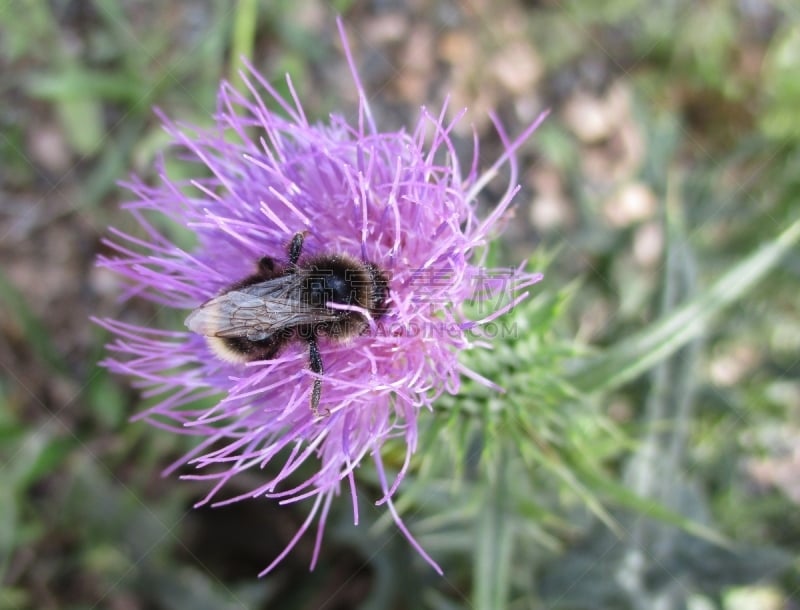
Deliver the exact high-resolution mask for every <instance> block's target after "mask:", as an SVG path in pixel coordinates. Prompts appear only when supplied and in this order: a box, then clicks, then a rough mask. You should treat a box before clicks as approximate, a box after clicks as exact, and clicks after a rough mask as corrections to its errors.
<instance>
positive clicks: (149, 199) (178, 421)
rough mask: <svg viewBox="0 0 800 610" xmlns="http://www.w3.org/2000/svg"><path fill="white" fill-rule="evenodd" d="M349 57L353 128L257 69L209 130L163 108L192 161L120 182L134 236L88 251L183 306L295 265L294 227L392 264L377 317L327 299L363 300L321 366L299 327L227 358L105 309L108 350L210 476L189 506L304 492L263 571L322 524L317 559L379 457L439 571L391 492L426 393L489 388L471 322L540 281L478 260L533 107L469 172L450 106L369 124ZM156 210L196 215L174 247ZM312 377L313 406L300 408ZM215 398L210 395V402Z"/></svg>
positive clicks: (226, 96)
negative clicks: (335, 504)
mask: <svg viewBox="0 0 800 610" xmlns="http://www.w3.org/2000/svg"><path fill="white" fill-rule="evenodd" d="M340 30H341V24H340ZM342 36H343V39H344V35H343V34H342ZM345 47H347V45H346V44H345ZM348 61H349V63H350V67H351V71H352V73H353V78H354V83H355V86H356V87H357V88H358V92H359V99H360V103H359V116H358V121H357V123H356V124H354V125H353V124H350V123H348V122H347V121H346V120H345V119H344V118H342V117H341V116H337V115H333V116H331V117H330V119H329V120H328V122H327V123H325V124H318V123H313V122H311V121H309V120H308V118H307V117H306V115H305V114H304V112H303V109H302V106H301V104H300V102H299V101H298V99H297V96H296V95H295V94H294V90H293V89H292V87H291V82H289V88H290V90H291V91H292V98H293V99H292V100H291V101H287V100H285V99H283V98H282V97H281V96H280V95H279V94H278V93H277V92H276V91H275V90H274V89H273V88H272V87H271V86H270V84H269V83H268V82H267V81H266V80H265V79H263V78H262V77H261V76H260V75H259V74H258V72H257V71H255V70H254V69H252V68H248V70H247V71H246V72H245V73H244V74H243V80H244V83H245V86H246V89H247V91H237V90H235V89H234V88H233V87H231V86H230V85H229V84H227V83H223V84H222V86H221V88H220V91H219V97H218V108H217V112H216V114H215V117H214V121H215V125H214V127H213V128H210V129H191V128H189V127H186V126H182V125H179V124H175V123H172V122H170V121H168V120H167V119H164V123H165V128H166V130H167V132H168V133H169V135H170V137H171V140H172V144H173V146H174V147H175V148H177V149H178V150H179V151H180V153H179V154H180V155H181V157H182V158H184V159H187V160H189V161H190V162H193V163H195V164H196V166H197V170H196V176H195V177H194V178H191V179H176V178H173V177H170V176H168V175H167V173H166V171H165V169H164V167H163V165H162V164H160V165H159V171H158V180H157V183H156V184H155V185H148V184H146V183H145V182H143V181H142V180H138V179H133V180H132V181H130V182H129V183H127V184H125V186H126V187H127V189H129V190H130V191H131V192H132V193H133V200H132V201H131V202H129V203H127V204H126V205H125V208H126V209H127V210H128V211H129V212H130V213H131V214H132V215H133V216H134V217H135V218H136V220H137V221H138V223H139V224H140V225H141V228H142V233H143V235H144V237H141V236H140V237H135V236H133V235H130V234H126V233H124V232H121V231H118V230H113V229H112V233H113V238H112V239H111V240H108V241H107V245H108V246H109V247H110V249H111V250H112V253H111V254H110V255H108V256H104V257H101V259H100V263H99V264H100V265H102V266H104V267H107V268H109V269H112V270H114V271H115V272H117V273H118V274H119V275H121V276H123V277H124V278H125V279H126V280H127V283H128V284H129V285H130V289H129V292H128V294H127V295H126V297H129V296H137V297H143V298H146V299H149V300H151V301H153V302H155V303H158V304H160V305H163V306H164V307H170V308H177V309H179V310H183V311H185V312H186V313H187V314H188V313H189V312H190V311H192V310H196V309H197V308H198V307H199V306H201V305H202V304H203V303H205V302H207V301H208V300H209V299H212V298H214V297H216V296H218V295H220V294H225V292H226V291H228V290H230V288H231V286H232V285H235V284H237V282H241V280H242V279H243V278H248V277H251V276H253V274H254V273H255V272H256V269H257V266H258V262H259V261H260V260H261V259H262V258H264V257H267V258H268V259H270V261H272V262H274V263H275V264H276V265H277V266H278V267H282V268H287V266H289V263H288V262H287V258H288V256H289V255H288V253H287V244H289V243H290V242H291V240H292V238H293V236H294V235H296V234H298V233H302V234H303V235H304V240H303V244H302V254H301V256H300V260H299V262H298V267H299V266H302V265H303V261H304V260H314V259H315V257H316V258H319V257H323V256H330V255H339V256H346V257H348V260H355V261H362V262H364V263H367V262H369V263H371V264H373V265H375V266H376V267H377V268H379V269H380V272H381V273H382V274H383V276H385V278H386V283H387V285H388V290H387V293H386V299H385V311H382V312H381V315H379V316H371V315H369V312H368V311H364V309H363V308H362V307H358V306H352V307H351V306H347V305H338V306H337V305H336V304H332V305H331V308H329V310H336V309H337V307H338V309H341V310H347V309H354V310H357V311H358V313H359V315H361V316H362V317H363V320H364V328H363V332H360V334H357V335H356V336H354V337H351V338H349V339H348V340H347V341H341V340H340V339H339V338H338V337H336V336H327V335H326V334H325V333H320V334H319V336H318V337H317V338H316V339H317V341H316V343H317V346H318V351H319V356H320V358H321V362H322V363H323V365H324V372H323V373H320V372H314V370H313V369H314V367H313V366H309V345H308V343H307V342H306V341H301V340H298V341H286V342H285V345H283V346H281V349H279V350H278V351H277V352H276V353H275V354H274V355H272V357H270V358H268V359H261V360H254V361H249V362H244V363H235V362H229V361H226V360H225V359H221V358H220V357H218V355H217V354H216V353H215V351H214V350H213V349H212V347H211V346H210V345H209V343H208V342H207V338H206V337H204V336H201V335H200V334H198V333H195V332H192V331H191V330H189V329H186V330H179V331H167V330H159V329H154V328H149V327H144V326H136V325H132V324H128V323H124V322H121V321H116V320H110V319H105V320H100V321H99V323H100V324H101V325H103V326H104V327H105V328H106V329H108V330H109V331H110V332H111V333H112V334H113V335H114V340H113V342H112V343H111V344H110V345H109V351H110V356H109V358H108V359H107V360H106V361H105V365H106V366H107V367H108V368H109V369H111V370H112V371H114V372H116V373H121V374H124V375H128V376H130V377H132V378H134V380H135V381H134V383H135V384H136V385H137V386H138V387H139V388H140V389H141V391H142V393H143V394H144V395H146V396H148V397H150V398H151V399H153V402H154V405H153V406H151V407H150V408H148V409H147V410H146V411H144V412H142V413H141V414H139V415H138V416H137V417H138V418H141V419H144V420H146V421H148V422H149V423H151V424H153V425H155V426H158V427H160V428H164V429H167V430H170V431H173V432H176V433H179V434H188V435H193V436H195V437H197V438H198V439H200V440H199V444H198V445H197V446H196V448H195V449H194V450H193V451H192V452H191V453H190V454H189V455H186V456H185V457H184V458H183V459H181V460H180V461H179V462H178V463H176V464H173V465H172V466H171V467H170V469H169V471H172V470H174V469H176V468H178V467H180V466H184V467H186V470H188V472H189V474H184V475H183V476H184V477H185V478H191V479H200V480H206V481H208V482H209V484H210V491H209V493H208V495H207V497H205V498H204V499H202V500H201V501H200V502H199V504H205V503H212V504H215V505H220V504H225V503H229V502H234V501H237V500H242V499H245V498H255V497H267V498H274V499H276V500H277V501H279V502H282V503H289V502H297V501H301V500H308V501H309V502H310V503H311V508H310V510H309V515H308V518H307V520H306V521H305V523H304V524H303V526H302V527H301V528H300V531H299V532H298V533H297V535H296V537H295V538H294V540H293V541H292V543H291V544H290V545H289V547H288V548H287V549H286V550H285V551H284V553H282V554H281V556H279V557H278V558H276V559H275V561H274V562H273V563H272V564H271V565H270V566H268V567H267V568H266V569H265V570H264V572H263V573H266V572H267V571H269V570H271V569H272V568H273V567H274V566H275V565H277V563H278V562H279V561H280V560H281V559H282V557H284V556H285V554H286V553H287V552H288V551H289V550H290V549H291V547H292V546H293V545H294V543H295V542H296V541H297V540H298V539H299V537H300V536H301V535H302V534H303V533H304V532H305V531H306V530H307V529H308V528H309V527H311V525H312V524H313V523H314V522H315V521H316V522H317V523H318V530H317V531H318V533H317V541H316V546H315V553H314V559H313V560H312V565H313V562H315V561H316V557H317V554H318V552H319V549H320V541H321V538H322V531H323V529H324V524H325V517H326V515H327V513H328V510H329V507H330V504H331V502H332V500H333V498H334V497H335V496H337V495H338V494H339V492H340V490H341V487H342V485H343V484H345V485H347V486H348V487H349V488H350V490H351V493H352V499H353V507H354V511H355V521H356V522H357V521H358V513H357V503H356V488H355V478H354V471H355V469H356V467H357V466H359V464H360V463H361V462H362V460H365V459H366V458H369V459H371V460H372V461H373V462H374V463H375V466H376V468H377V472H378V478H379V481H380V483H381V486H382V497H380V498H376V501H377V503H378V504H382V503H385V504H386V505H387V506H388V508H389V510H390V511H391V513H392V516H393V517H394V519H395V521H396V522H397V524H398V526H399V527H400V529H401V530H402V531H403V533H404V534H405V535H406V536H407V537H408V539H409V540H410V541H411V544H413V545H414V547H415V548H416V549H417V550H418V551H419V552H420V553H421V554H422V555H423V556H424V557H425V558H426V560H427V561H429V562H430V563H431V565H433V566H434V567H435V568H436V569H437V570H438V566H436V564H435V563H434V562H433V560H432V559H431V558H430V557H429V556H428V555H427V554H425V552H424V550H422V549H421V547H419V545H418V544H417V543H416V542H415V541H414V539H413V538H412V537H411V535H410V534H409V532H408V530H407V529H406V528H405V526H404V524H403V522H402V521H401V519H400V517H399V515H398V514H397V512H396V511H395V509H394V506H393V504H392V496H393V494H394V492H395V490H396V488H397V486H398V484H399V483H400V481H401V479H402V478H403V475H404V473H405V471H406V469H407V467H408V465H409V460H410V458H411V456H412V454H413V453H414V451H415V449H416V446H417V434H418V420H419V418H422V417H435V412H434V411H435V407H436V399H437V397H439V396H440V395H441V394H442V393H443V392H448V393H451V394H455V393H457V392H458V391H459V382H460V379H461V378H462V376H464V375H466V376H470V377H472V378H476V379H478V380H480V381H481V382H482V383H485V384H487V385H493V383H492V382H491V381H490V380H486V379H482V378H481V377H480V376H479V375H478V374H477V373H475V372H473V371H470V370H468V369H467V368H466V367H464V366H463V365H462V364H460V363H459V361H458V353H459V352H460V351H462V350H467V349H473V348H482V347H486V343H485V341H483V340H482V339H481V338H480V333H479V332H478V331H479V329H480V327H481V326H482V325H484V324H486V323H489V322H491V321H493V320H494V319H495V318H496V317H497V316H499V315H501V314H503V313H505V312H507V311H508V310H510V309H511V308H512V307H513V306H514V305H515V304H516V303H518V302H519V301H520V300H521V299H522V298H524V297H525V296H526V293H524V292H522V291H523V290H524V288H525V287H526V286H529V285H531V284H533V283H535V282H536V281H538V280H539V279H540V276H539V275H537V274H527V273H524V272H522V271H521V268H520V269H486V268H485V267H484V256H485V252H486V250H485V246H486V245H487V242H488V240H489V239H490V238H491V237H492V236H494V234H495V233H496V231H497V227H498V224H499V223H500V222H501V221H502V219H503V218H504V217H505V216H506V212H507V210H508V207H509V205H510V203H511V200H512V197H513V196H514V194H515V192H516V190H517V188H516V187H515V186H514V182H515V180H516V164H515V161H514V158H513V153H514V151H515V149H516V148H517V147H518V145H519V144H520V143H521V142H523V141H524V140H525V139H526V138H527V137H528V136H529V135H530V134H531V133H532V131H533V130H534V129H535V128H536V126H537V124H538V122H539V121H540V120H541V118H542V117H540V119H539V121H537V122H536V123H535V124H533V125H531V126H530V127H529V128H528V129H527V130H526V131H525V132H524V133H523V134H522V135H521V136H520V137H519V138H518V139H517V140H515V141H514V142H510V141H509V140H508V139H507V138H506V136H505V134H504V133H503V131H502V129H501V128H499V125H498V129H499V132H500V135H501V137H502V138H503V141H504V143H505V145H506V152H505V153H504V154H503V155H502V156H501V158H500V159H498V160H497V161H496V162H495V163H494V165H492V166H491V167H489V168H488V169H485V171H483V172H481V171H480V165H481V164H480V159H479V155H478V147H477V143H475V146H474V155H473V159H472V162H471V164H470V166H469V167H468V168H467V169H466V170H464V169H462V167H461V166H460V165H459V162H458V160H457V158H458V157H457V155H456V151H455V149H454V144H453V141H452V139H451V131H452V129H453V126H454V124H455V121H452V122H446V121H445V118H444V116H445V113H444V111H442V112H441V113H440V114H438V115H433V114H430V113H429V112H428V111H427V110H425V109H424V108H423V109H422V110H421V112H420V117H419V121H418V123H417V125H416V126H415V127H414V129H413V130H411V131H408V132H406V131H399V132H382V131H379V130H378V128H377V127H376V125H375V123H374V121H373V118H372V114H371V112H370V108H369V105H368V103H367V99H366V95H365V92H364V90H363V88H362V86H361V84H360V82H359V79H358V75H357V73H356V70H355V68H354V64H353V61H352V58H351V57H350V55H349V51H348ZM270 104H272V105H273V106H274V105H276V104H277V107H279V108H280V110H279V111H277V112H276V111H273V110H271V109H270V107H269V105H270ZM462 114H463V113H462ZM458 118H459V117H457V118H456V121H457V120H458ZM506 163H508V165H509V167H510V169H511V171H510V173H511V182H510V186H509V188H508V190H507V191H506V193H505V194H504V195H503V197H502V198H501V199H500V201H498V202H497V204H496V206H495V207H494V209H493V210H492V211H491V212H490V213H489V214H488V216H487V217H485V218H479V217H478V215H477V213H476V207H477V197H478V195H479V193H480V191H481V190H482V189H483V188H484V186H485V185H486V183H487V182H488V181H489V180H490V179H491V178H492V177H493V176H494V174H495V173H496V171H497V169H498V168H499V167H500V166H501V165H503V164H506ZM154 213H155V215H162V216H166V217H167V218H169V219H171V220H172V221H174V222H175V223H177V224H178V225H181V226H184V227H187V228H188V229H190V230H191V231H192V232H193V233H194V235H195V236H196V246H195V247H193V248H192V249H191V250H186V249H182V248H180V247H178V246H177V245H175V244H174V243H173V242H172V241H171V240H170V238H169V237H168V236H167V234H166V233H165V231H164V230H162V229H160V228H159V227H163V226H164V223H163V222H158V221H156V220H155V219H154ZM289 272H291V271H289ZM275 273H278V272H275ZM476 301H479V302H480V303H482V304H483V307H482V308H480V309H481V314H480V315H479V316H476V317H477V318H478V319H470V317H468V315H467V313H466V312H465V307H464V306H465V304H467V303H468V302H469V303H475V302H476ZM190 326H191V324H190ZM194 330H196V328H195V329H194ZM295 330H296V329H295ZM315 382H319V383H318V384H317V385H318V387H319V388H321V393H320V395H319V411H320V413H324V415H323V416H315V414H314V412H313V410H312V409H311V408H310V406H309V405H310V401H311V400H312V399H311V394H312V392H313V391H314V387H315ZM210 397H219V400H218V401H217V402H216V404H214V406H212V407H210V408H209V407H208V406H207V404H208V400H207V399H208V398H210ZM200 399H206V400H203V401H200ZM200 404H203V405H204V406H202V407H201V406H198V405H200ZM431 412H434V413H431ZM393 438H395V439H400V440H401V441H402V442H404V445H405V460H404V463H403V464H402V466H400V468H399V473H398V474H397V475H396V476H395V478H394V479H393V480H391V481H390V480H388V477H387V476H386V472H385V469H384V465H383V463H382V460H381V450H382V447H383V445H384V443H386V441H387V440H389V439H393ZM267 464H270V465H271V468H270V469H269V472H270V474H269V475H266V474H265V475H264V480H263V483H262V484H261V485H260V486H258V487H257V488H255V489H252V490H250V491H248V492H247V493H246V494H243V495H240V496H236V497H233V498H225V499H219V496H220V494H219V492H220V490H221V489H222V488H223V486H224V485H225V483H226V482H228V481H229V480H231V479H232V478H233V477H236V475H237V474H239V473H241V472H243V471H245V470H250V469H256V470H258V469H264V468H265V466H266V465H267ZM276 464H277V467H276V466H275V465H276ZM303 464H313V472H314V474H313V475H312V476H310V477H309V478H307V479H305V480H302V481H298V480H297V477H296V476H293V474H295V473H296V471H297V470H298V469H299V468H300V466H301V465H303Z"/></svg>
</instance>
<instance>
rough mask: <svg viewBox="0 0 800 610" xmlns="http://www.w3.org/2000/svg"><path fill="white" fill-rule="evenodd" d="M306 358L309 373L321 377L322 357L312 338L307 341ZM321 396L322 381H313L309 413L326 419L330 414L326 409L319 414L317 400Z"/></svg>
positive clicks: (314, 338) (317, 379)
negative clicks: (308, 363) (309, 367)
mask: <svg viewBox="0 0 800 610" xmlns="http://www.w3.org/2000/svg"><path fill="white" fill-rule="evenodd" d="M308 356H309V361H310V365H311V371H312V372H314V373H317V374H318V375H322V373H323V369H322V356H321V355H320V353H319V345H317V338H316V337H314V336H312V337H311V338H310V339H309V340H308ZM321 396H322V379H319V378H316V379H314V385H313V387H312V388H311V411H312V413H314V417H328V416H329V415H330V414H331V412H330V410H328V409H325V410H324V411H322V412H320V410H319V399H320V397H321Z"/></svg>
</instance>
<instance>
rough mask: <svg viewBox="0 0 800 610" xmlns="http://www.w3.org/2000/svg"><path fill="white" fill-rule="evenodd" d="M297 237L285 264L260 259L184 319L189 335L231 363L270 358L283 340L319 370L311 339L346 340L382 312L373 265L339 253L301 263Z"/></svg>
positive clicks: (315, 407)
mask: <svg viewBox="0 0 800 610" xmlns="http://www.w3.org/2000/svg"><path fill="white" fill-rule="evenodd" d="M304 239H305V233H296V234H295V235H294V237H293V238H292V240H291V242H290V243H289V246H288V264H286V265H278V264H276V262H275V261H274V260H273V259H272V258H270V257H268V256H265V257H263V258H261V259H260V260H259V261H258V268H257V271H256V273H254V274H253V275H250V276H248V277H246V278H244V279H243V280H240V281H238V282H236V283H235V284H233V285H232V286H230V287H229V288H227V289H226V290H224V291H223V292H222V293H221V294H220V295H219V296H217V297H214V298H213V299H211V300H209V301H206V302H205V303H203V304H202V305H201V306H200V307H198V308H197V309H195V310H194V311H192V313H191V314H189V317H188V318H186V326H187V327H188V328H189V330H191V331H192V332H195V333H197V334H199V335H203V336H205V337H206V338H207V340H208V344H209V346H210V347H211V349H212V350H213V351H214V353H215V354H216V355H217V356H218V357H219V358H220V359H222V360H225V361H227V362H233V363H244V362H251V361H254V360H270V359H272V358H275V357H276V356H277V355H278V353H279V352H280V351H281V350H282V349H283V348H284V347H285V346H286V345H288V344H289V343H292V342H295V341H302V342H305V343H307V345H308V352H309V368H310V369H311V371H313V372H314V373H316V374H317V375H319V376H321V375H322V374H323V371H324V367H323V365H322V355H321V354H320V350H319V344H318V338H319V337H320V336H323V335H324V336H327V337H330V338H331V339H335V340H337V341H347V340H348V339H351V338H353V337H355V336H358V335H360V334H362V333H364V332H365V331H366V330H367V329H368V328H369V318H372V319H373V320H376V319H378V318H380V317H381V316H382V315H384V314H385V313H386V311H387V309H388V306H387V301H388V297H389V281H388V279H387V276H386V274H385V273H384V272H383V271H381V270H380V269H379V268H378V267H377V266H376V265H375V264H373V263H369V262H363V261H360V260H357V259H355V258H353V257H351V256H348V255H346V254H328V255H322V256H316V257H313V258H310V259H308V260H306V261H303V262H301V261H300V258H301V255H302V251H303V241H304ZM321 396H322V380H321V378H320V377H317V378H315V379H314V384H313V386H312V389H311V411H312V412H313V413H314V416H315V417H317V416H320V415H327V414H328V412H327V411H326V412H323V413H320V411H319V402H320V397H321Z"/></svg>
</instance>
